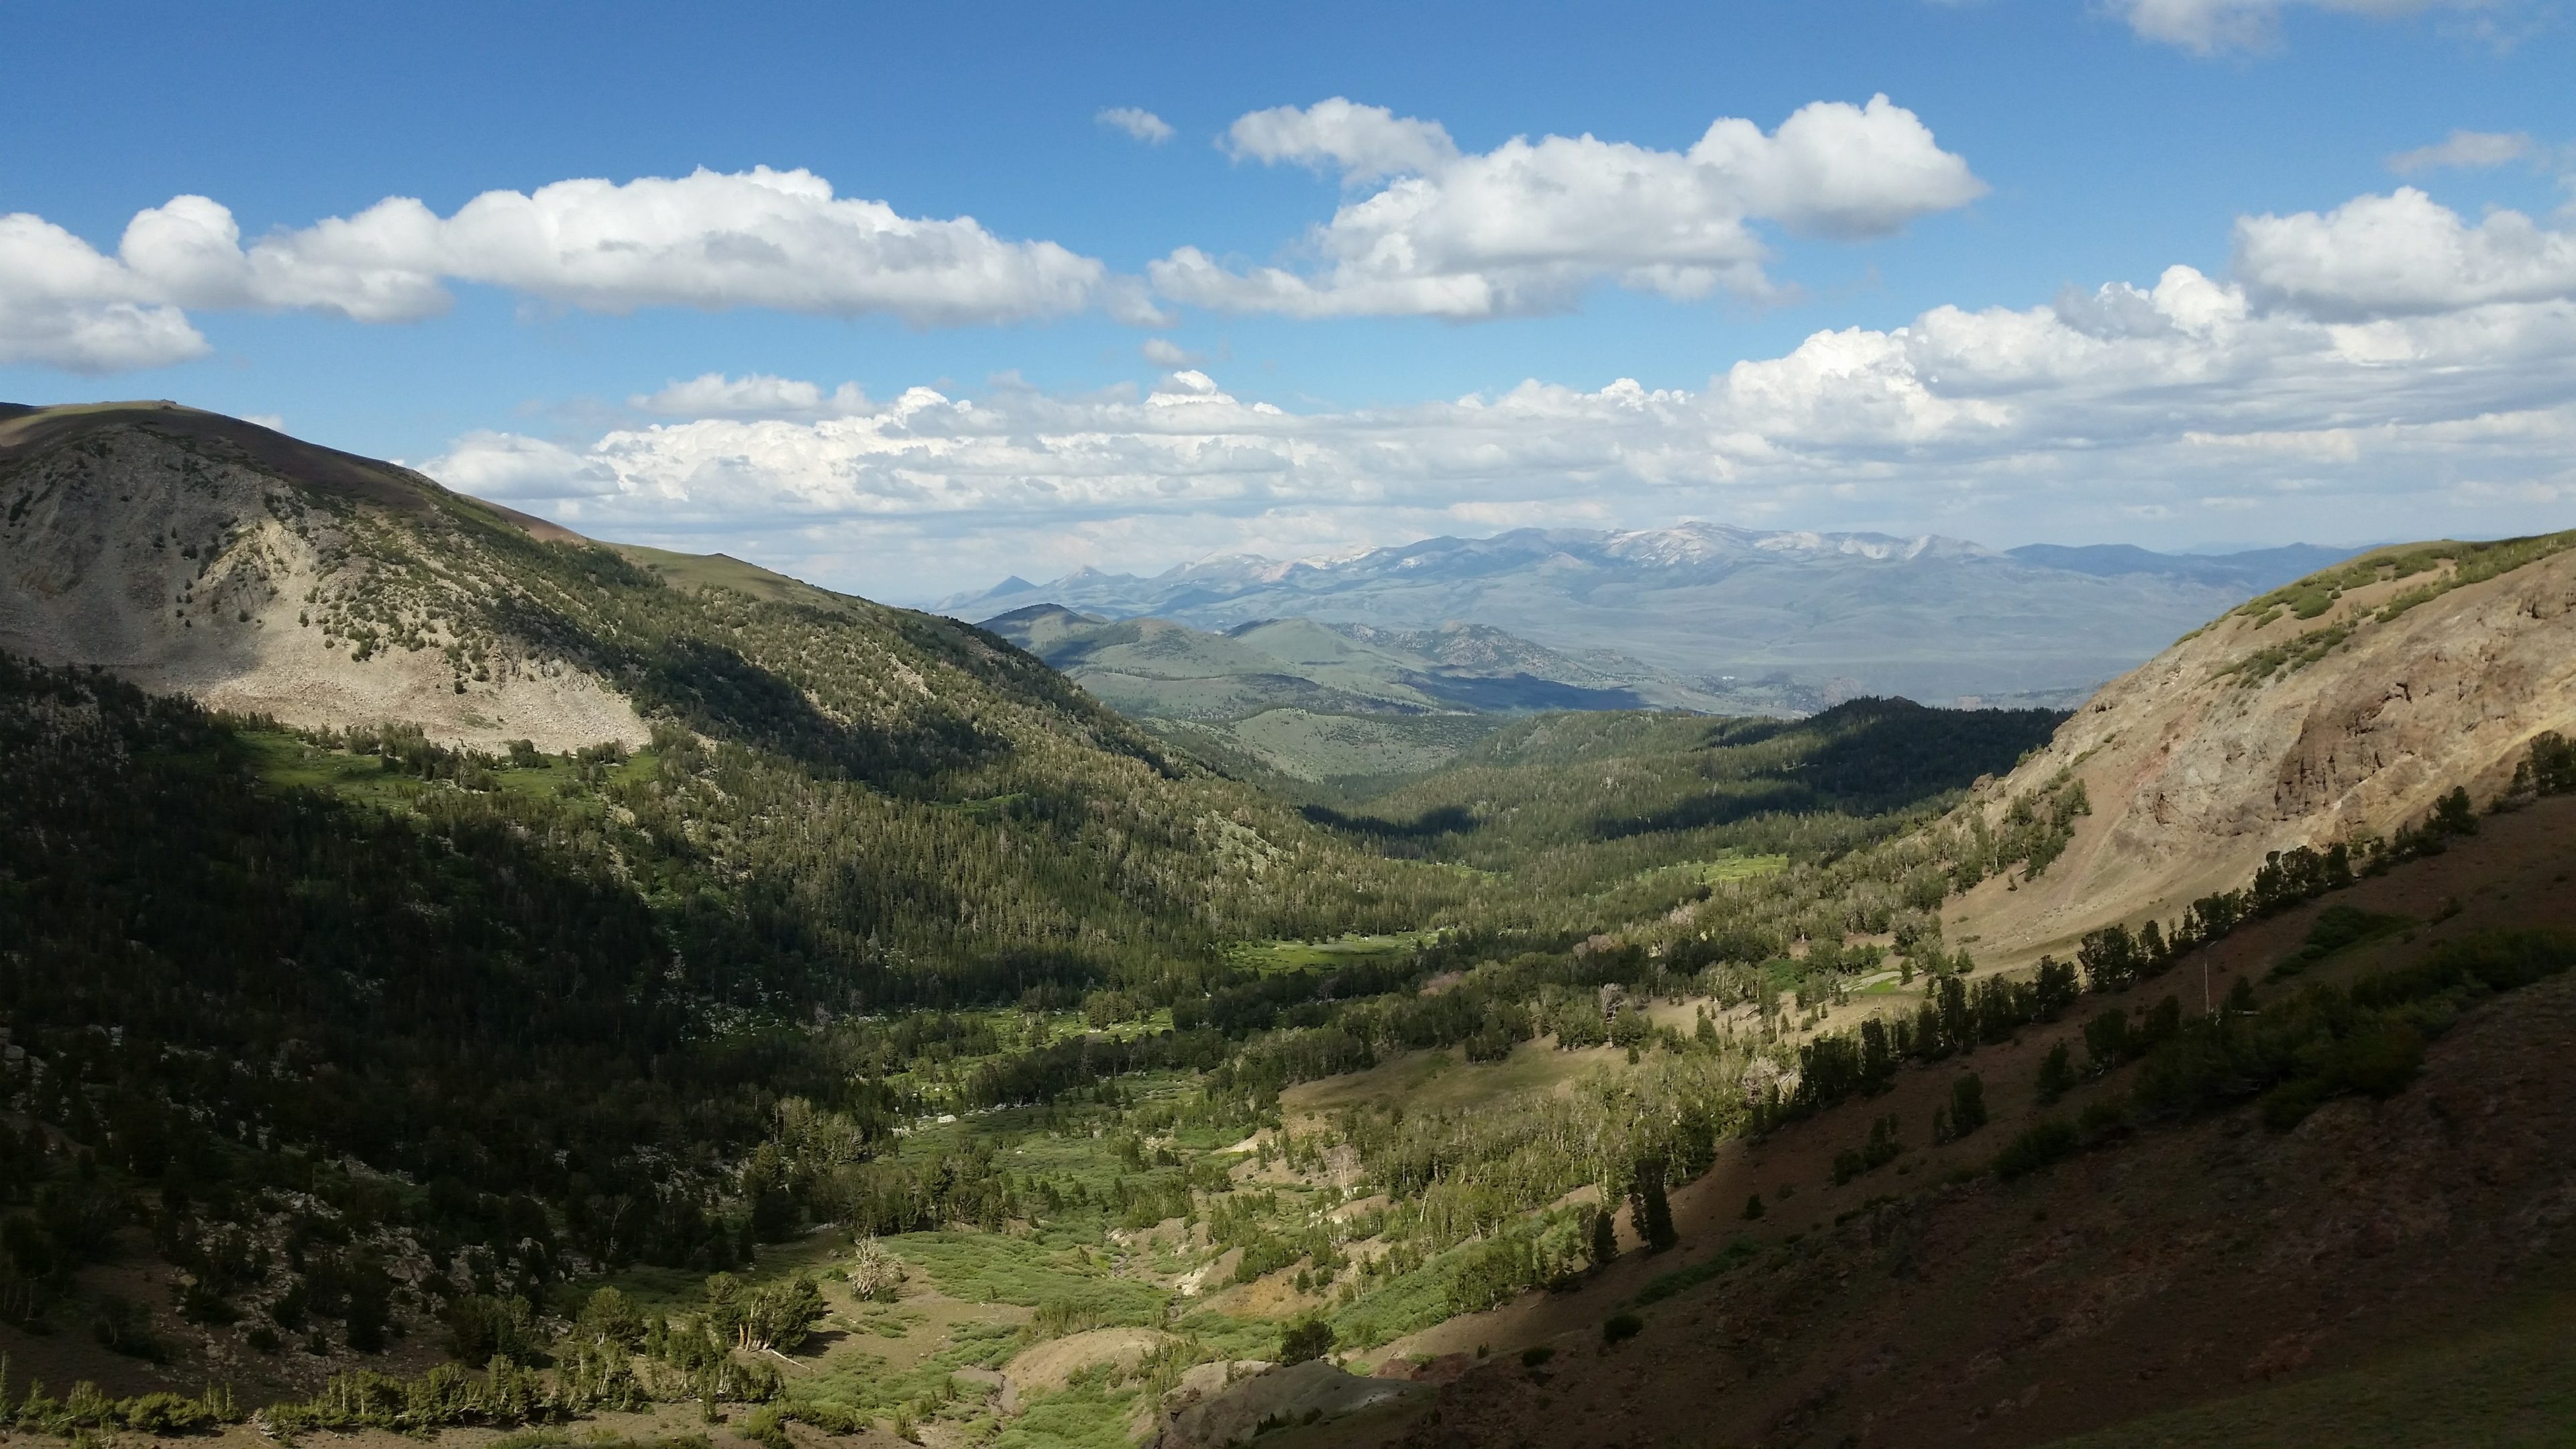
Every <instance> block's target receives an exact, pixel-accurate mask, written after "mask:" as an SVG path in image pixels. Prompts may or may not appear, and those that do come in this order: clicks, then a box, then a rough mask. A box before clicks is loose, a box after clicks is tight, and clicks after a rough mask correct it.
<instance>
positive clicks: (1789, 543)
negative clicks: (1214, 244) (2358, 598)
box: [938, 523, 2349, 713]
mask: <svg viewBox="0 0 2576 1449" xmlns="http://www.w3.org/2000/svg"><path fill="white" fill-rule="evenodd" d="M2348 553H2349V550H2341V549H2326V548H2317V547H2314V546H2310V545H2304V544H2301V545H2293V546H2290V547H2287V548H2275V549H2263V550H2256V551H2252V552H2246V553H2239V554H2230V555H2218V556H2204V555H2193V554H2159V553H2151V552H2149V551H2147V550H2145V549H2138V548H2128V547H2115V546H2098V547H2090V548H2062V547H2056V546H2052V545H2032V546H2028V547H2024V548H2017V549H2013V550H2010V551H2009V552H1998V551H1996V550H1993V549H1988V548H1985V547H1982V546H1980V545H1978V544H1974V543H1969V542H1966V541H1964V540H1960V539H1951V538H1939V537H1923V538H1912V539H1902V538H1891V537H1888V536H1885V535H1882V534H1867V533H1851V534H1842V533H1802V532H1778V531H1772V532H1765V531H1760V530H1753V529H1743V528H1732V527H1728V526H1725V525H1722V524H1713V523H1685V524H1679V525H1676V526H1674V527H1670V528H1663V529H1652V530H1644V531H1636V532H1602V531H1594V530H1581V529H1518V530H1515V531H1513V532H1510V533H1503V534H1497V535H1495V536H1493V537H1491V538H1470V539H1460V538H1434V539H1425V540H1423V541H1421V542H1419V543H1412V544H1406V545H1403V546H1401V547H1396V548H1381V549H1373V550H1370V551H1368V552H1366V553H1362V554H1358V555H1354V556H1349V557H1341V558H1333V559H1319V560H1311V561H1296V562H1287V563H1282V562H1278V561H1275V560H1271V559H1263V558H1251V557H1229V558H1215V559H1208V560H1205V561H1203V562H1200V563H1196V564H1191V565H1187V566H1184V567H1180V568H1175V569H1172V570H1169V571H1168V572H1165V573H1163V574H1159V575H1156V576H1154V577H1152V578H1139V577H1135V576H1133V575H1125V574H1108V573H1103V572H1101V571H1099V570H1096V569H1085V570H1083V571H1081V572H1078V573H1074V574H1069V575H1067V576H1065V577H1064V578H1061V579H1057V580H1055V581H1053V582H1051V583H1045V584H1030V583H1028V582H1027V581H1025V580H1020V579H1016V578H1015V579H1013V580H1011V581H1010V582H1008V583H1006V584H1004V585H1001V586H999V587H996V588H994V589H991V590H988V591H985V592H984V593H981V594H977V595H972V596H967V595H960V596H956V597H953V598H949V599H944V600H942V601H940V603H939V605H938V607H939V608H940V609H941V610H942V611H944V612H948V613H953V614H957V615H959V616H960V617H965V618H975V619H982V618H989V617H992V616H995V615H1000V614H1005V613H1009V612H1015V611H1019V610H1023V609H1027V608H1030V607H1033V606H1037V605H1041V604H1052V605H1055V606H1058V607H1062V608H1065V609H1071V610H1079V611H1082V612H1085V613H1088V614H1093V615H1097V616H1100V617H1102V618H1107V619H1119V618H1130V617H1136V616H1144V615H1150V616H1153V617H1155V618H1159V619H1166V620H1172V621H1175V622H1178V623H1183V624H1188V625H1191V626H1193V627H1195V628H1199V629H1205V630H1211V631H1218V632H1223V631H1227V630H1232V629H1236V628H1240V627H1243V626H1245V625H1249V624H1254V623H1257V622H1258V621H1261V620H1265V619H1293V618H1303V619H1312V620H1318V621H1322V622H1325V623H1328V624H1333V625H1337V626H1339V625H1367V626H1370V627H1373V628H1378V629H1385V630H1392V631H1400V632H1401V631H1411V632H1418V631H1423V630H1434V629H1438V628H1440V627H1442V626H1443V625H1444V624H1446V623H1449V622H1450V621H1455V620H1472V621H1473V622H1474V623H1476V624H1478V625H1481V626H1484V627H1486V628H1491V629H1497V630H1507V631H1509V632H1510V633H1511V634H1514V635H1517V636H1519V637H1521V638H1522V639H1526V640H1532V641H1535V642H1536V644H1538V645H1540V646H1544V647H1545V648H1547V649H1549V650H1553V651H1557V652H1559V653H1561V654H1563V655H1568V656H1572V657H1573V658H1574V659H1576V660H1578V661H1582V662H1586V663H1592V662H1596V660H1595V656H1596V655H1597V654H1605V653H1606V654H1609V655H1612V656H1615V657H1616V661H1617V662H1616V663H1615V664H1613V665H1612V667H1613V668H1614V669H1627V670H1647V671H1653V672H1655V673H1658V674H1660V675H1662V676H1663V677H1664V678H1665V680H1666V681H1668V682H1679V683H1683V684H1686V685H1687V686H1688V687H1690V688H1692V689H1696V690H1699V691H1701V692H1703V693H1704V694H1708V695H1714V696H1717V697H1718V698H1719V699H1721V700H1722V701H1724V708H1725V709H1726V710H1727V711H1728V712H1731V713H1762V712H1766V709H1769V708H1777V707H1778V706H1779V704H1780V703H1781V702H1783V696H1784V695H1794V694H1797V693H1799V692H1804V693H1805V694H1806V695H1807V696H1808V697H1809V698H1811V699H1816V700H1818V702H1830V701H1831V700H1834V699H1841V698H1848V697H1850V696H1853V695H1858V694H1879V695H1889V694H1895V695H1904V696H1907V697H1909V698H1914V699H1921V700H1928V701H1932V702H1934V703H1942V704H1947V703H1952V702H1966V703H1978V702H1992V703H2010V704H2024V705H2044V706H2056V707H2061V708H2062V707H2065V706H2068V705H2072V704H2075V703H2076V702H2078V701H2080V700H2081V699H2083V698H2084V697H2085V696H2086V695H2088V694H2090V693H2091V692H2092V691H2093V690H2094V689H2095V688H2096V687H2098V686H2099V685H2101V684H2102V683H2103V682H2104V681H2106V680H2108V679H2110V678H2112V677H2113V676H2115V675H2118V674H2120V673H2123V672H2125V671H2126V670H2128V669H2130V668H2133V667H2134V666H2136V665H2137V664H2139V663H2141V662H2143V661H2144V660H2146V659H2148V658H2149V657H2151V656H2153V655H2154V654H2155V653H2156V652H2157V651H2159V650H2161V649H2163V648H2164V647H2165V645H2166V644H2168V643H2170V642H2172V640H2173V638H2174V636H2176V635H2178V634H2181V633H2183V632H2184V631H2185V630H2188V629H2192V628H2195V627H2197V626H2198V625H2199V624H2200V623H2201V622H2202V621H2204V620H2206V619H2208V618H2209V617H2210V616H2212V615H2214V614H2217V613H2220V612H2222V611H2223V610H2225V609H2227V608H2229V607H2231V606H2233V605H2234V604H2236V603H2237V602H2239V601H2240V600H2242V599H2244V598H2245V597H2246V596H2248V595H2250V594H2255V593H2260V592H2262V591H2263V590H2265V589H2270V588H2274V587H2277V586H2279V585H2282V584H2286V583H2288V582H2290V581H2291V580H2293V579H2296V578H2298V577H2300V576H2301V575H2304V574H2307V573H2310V572H2312V571H2314V570H2316V569H2319V568H2322V567H2325V566H2326V565H2328V564H2330V563H2333V562H2334V561H2336V560H2338V559H2340V558H2343V557H2345V556H2347V554H2348ZM1668 687H1669V686H1668ZM1803 707H1809V708H1812V707H1814V705H1813V704H1808V705H1805V706H1803Z"/></svg>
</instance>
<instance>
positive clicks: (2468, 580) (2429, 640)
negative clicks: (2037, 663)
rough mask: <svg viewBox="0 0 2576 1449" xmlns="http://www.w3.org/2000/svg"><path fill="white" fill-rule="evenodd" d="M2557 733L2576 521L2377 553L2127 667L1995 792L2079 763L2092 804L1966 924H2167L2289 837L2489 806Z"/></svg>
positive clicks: (2569, 674) (2030, 951) (2018, 932)
mask: <svg viewBox="0 0 2576 1449" xmlns="http://www.w3.org/2000/svg"><path fill="white" fill-rule="evenodd" d="M2544 731H2557V732H2560V733H2562V734H2564V733H2576V534H2554V535H2548V536H2545V537H2541V538H2534V539H2523V540H2508V541H2505V542H2501V543H2487V544H2452V543H2435V544H2413V545H2406V546H2403V547H2399V548H2393V549H2384V550H2379V551H2375V552H2373V553H2369V554H2365V555H2362V556H2361V557H2359V558H2356V559H2354V560H2351V561H2350V562H2348V563H2345V564H2341V565H2337V566H2336V567H2334V568H2331V569H2328V570H2326V571H2324V572H2322V573H2317V574H2313V575H2310V576H2309V577H2307V578H2305V579H2303V580H2300V581H2299V582H2296V583H2294V584H2291V585H2289V586H2288V587H2286V588H2283V589H2280V590H2277V591H2275V592H2273V593H2269V594H2265V595H2263V596H2261V597H2259V598H2256V599H2254V600H2253V601H2252V602H2250V603H2247V604H2245V605H2243V606H2242V607H2239V608H2236V609H2233V610H2231V611H2229V612H2228V613H2226V614H2223V615H2221V616H2220V617H2219V618H2217V619H2216V620H2215V621H2213V622H2212V623H2211V624H2209V625H2208V627H2206V628H2204V629H2201V630H2198V631H2195V632H2194V633H2193V634H2192V635H2191V636H2190V637H2188V638H2186V639H2184V640H2183V641H2181V642H2180V643H2178V644H2176V645H2174V646H2173V647H2172V648H2170V649H2168V650H2166V651H2165V652H2164V653H2162V654H2160V655H2158V656H2157V657H2156V658H2155V659H2154V660H2152V661H2150V662H2149V663H2148V664H2146V665H2144V666H2143V667H2141V668H2139V669H2137V670H2135V671H2133V672H2132V673H2130V674H2128V675H2126V676H2123V677H2122V678H2120V679H2118V680H2116V681H2114V682H2113V683H2112V684H2110V685H2109V686H2108V687H2106V688H2104V689H2103V690H2102V691H2101V693H2100V694H2098V695H2096V696H2095V697H2094V698H2093V699H2092V700H2090V701H2089V702H2087V703H2086V704H2085V705H2084V707H2083V708H2082V709H2080V710H2078V711H2077V712H2076V713H2075V715H2074V716H2073V717H2072V718H2071V719H2069V720H2068V721H2067V723H2066V724H2065V725H2064V726H2063V727H2061V728H2060V729H2059V730H2058V732H2057V734H2056V737H2055V739H2054V740H2052V741H2051V743H2050V744H2049V746H2048V748H2047V749H2045V750H2043V751H2040V752H2039V753H2038V754H2036V755H2034V756H2032V757H2031V758H2030V759H2028V760H2026V761H2024V762H2023V763H2022V765H2021V766H2020V767H2019V768H2017V769H2016V770H2014V771H2013V773H2012V774H2011V775H2010V776H2009V777H2007V778H2006V779H2004V780H2002V781H2001V782H2000V783H1999V784H1998V785H1997V786H1996V787H1995V788H1994V789H1993V790H1992V791H1990V792H1989V793H1988V794H1987V796H1986V801H1987V803H1986V806H1985V810H1986V814H1987V815H1988V817H1989V818H1990V819H1991V820H1993V821H1996V822H2000V820H2001V817H2002V813H2003V811H2004V809H2005V808H2006V807H2005V804H2004V802H2006V801H2008V800H2009V799H2011V798H2013V797H2015V796H2017V795H2020V794H2024V793H2026V792H2028V791H2030V790H2033V789H2036V788H2039V787H2040V786H2041V785H2042V784H2043V783H2045V782H2047V781H2049V780H2052V779H2054V778H2056V777H2058V776H2059V774H2060V773H2061V772H2072V774H2073V775H2074V777H2075V778H2077V779H2079V780H2081V781H2082V782H2083V783H2084V786H2085V789H2086V792H2087V795H2088V797H2089V799H2090V802H2091V805H2092V811H2093V813H2092V814H2091V815H2090V816H2089V817H2087V818H2084V819H2082V820H2080V821H2079V822H2077V824H2076V828H2075V835H2074V839H2073V840H2072V842H2071V843H2070V844H2069V845H2068V846H2067V849H2066V853H2065V855H2064V856H2063V857H2062V858H2061V859H2059V860H2058V861H2057V862H2055V863H2054V864H2053V865H2052V866H2051V867H2050V868H2049V869H2048V870H2047V872H2046V873H2045V875H2044V876H2043V877H2042V878H2040V879H2037V880H2026V879H2016V880H2003V879H1997V880H1993V881H1989V882H1986V883H1984V884H1982V885H1980V886H1978V887H1977V888H1976V889H1975V890H1973V891H1971V892H1969V893H1968V894H1967V895H1966V896H1965V897H1964V898H1961V899H1959V900H1956V901H1954V902H1953V903H1952V904H1951V906H1950V908H1949V911H1948V916H1949V931H1950V933H1951V934H1952V936H1953V937H1954V938H1961V937H1964V938H1972V939H1976V940H1978V941H1979V945H1978V950H1979V951H1980V952H1981V953H1985V954H1989V955H1993V956H1996V957H1998V958H2000V959H2003V960H2008V961H2011V960H2024V959H2027V958H2029V957H2030V956H2032V955H2035V954H2036V953H2038V952H2040V951H2042V950H2054V951H2057V952H2058V953H2059V954H2060V955H2064V954H2067V951H2068V947H2069V946H2070V944H2071V943H2072V942H2073V941H2074V940H2075V939H2076V938H2077V937H2079V936H2080V935H2081V934H2082V933H2083V932H2085V931H2088V930H2091V929H2093V928H2095V927H2097V926H2101V925H2105V924H2107V923H2110V922H2113V921H2127V922H2130V923H2132V924H2135V923H2136V922H2137V921H2138V919H2139V918H2140V917H2142V916H2152V917H2158V918H2162V919H2164V920H2165V921H2167V922H2168V923H2170V921H2171V919H2172V918H2173V917H2175V916H2177V915H2179V914H2180V913H2181V911H2182V910H2183V908H2184V907H2185V906H2187V905H2188V904H2189V903H2190V902H2191V901H2192V900H2194V899H2195V898H2197V897H2198V896H2200V895H2202V894H2204V893H2207V892H2210V891H2214V890H2221V889H2230V888H2233V887H2235V886H2238V885H2241V884H2242V883H2243V882H2244V881H2246V880H2247V879H2248V878H2250V877H2251V876H2252V875H2253V873H2254V871H2255V870H2256V868H2258V867H2259V866H2261V865H2262V864H2263V861H2264V858H2265V856H2266V855H2267V854H2268V853H2270V852H2273V851H2281V850H2288V849H2291V848H2293V847H2297V846H2307V847H2310V848H2312V849H2316V850H2320V851H2322V850H2324V849H2326V848H2328V847H2330V846H2332V845H2334V844H2336V843H2339V842H2341V843H2348V844H2360V843H2363V842H2366V841H2368V840H2371V839H2383V840H2384V839H2387V838H2389V837H2391V836H2393V835H2394V834H2395V833H2396V832H2397V831H2398V830H2399V829H2400V828H2402V827H2405V826H2408V825H2410V824H2414V823H2418V822H2420V821H2422V820H2423V819H2424V817H2425V816H2426V815H2427V814H2428V813H2429V812H2431V811H2432V810H2433V808H2434V806H2435V804H2436V803H2437V802H2438V801H2439V800H2440V798H2441V797H2442V796H2444V795H2445V794H2447V793H2448V792H2450V791H2451V790H2453V789H2455V788H2461V787H2465V788H2466V789H2467V790H2468V792H2469V795H2470V796H2471V798H2472V799H2474V800H2475V801H2477V802H2479V803H2481V804H2483V803H2484V802H2485V801H2487V800H2489V799H2492V798H2493V797H2495V796H2496V795H2498V794H2499V793H2502V791H2503V790H2504V789H2505V787H2506V786H2507V785H2508V784H2510V782H2511V779H2512V776H2513V772H2514V769H2515V767H2516V765H2517V764H2519V763H2520V762H2522V761H2523V760H2524V759H2525V758H2526V757H2527V756H2528V754H2529V751H2530V746H2531V742H2532V739H2533V738H2534V737H2535V736H2537V735H2539V734H2540V733H2542V732H2544Z"/></svg>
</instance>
